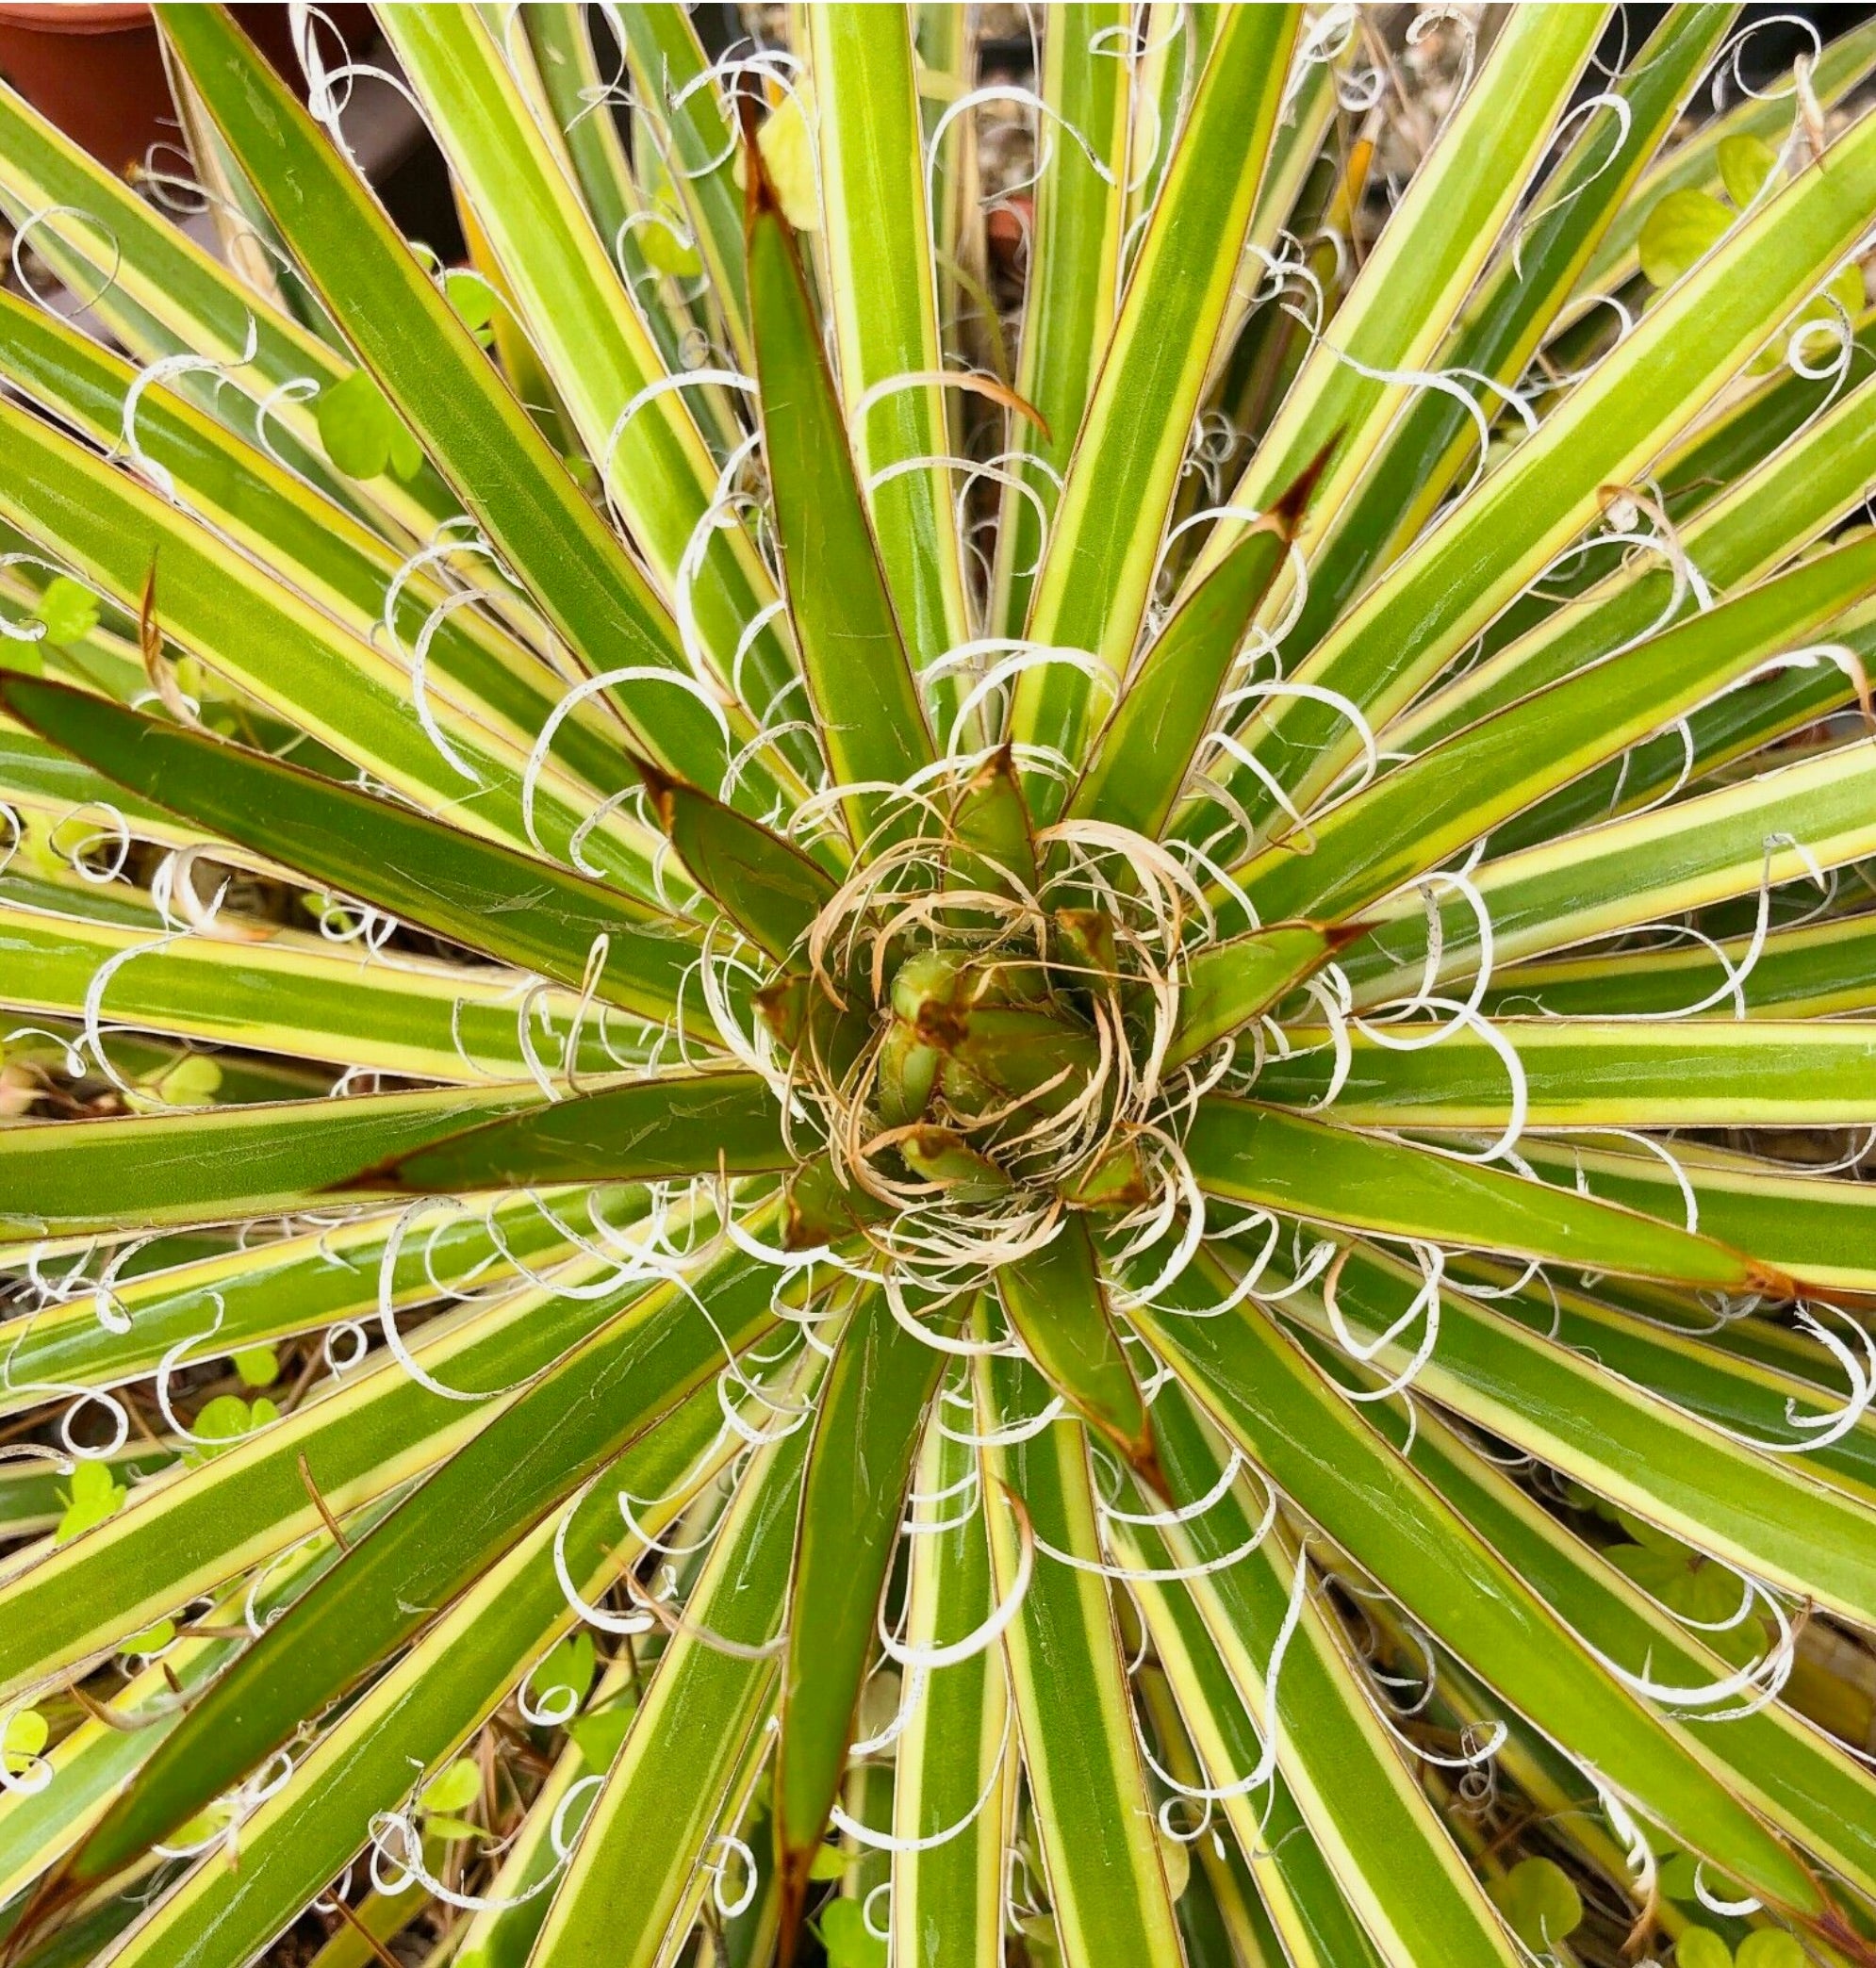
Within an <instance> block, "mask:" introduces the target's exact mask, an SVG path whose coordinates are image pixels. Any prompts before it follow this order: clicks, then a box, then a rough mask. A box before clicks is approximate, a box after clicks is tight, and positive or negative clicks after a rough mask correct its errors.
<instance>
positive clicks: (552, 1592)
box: [119, 1393, 721, 1968]
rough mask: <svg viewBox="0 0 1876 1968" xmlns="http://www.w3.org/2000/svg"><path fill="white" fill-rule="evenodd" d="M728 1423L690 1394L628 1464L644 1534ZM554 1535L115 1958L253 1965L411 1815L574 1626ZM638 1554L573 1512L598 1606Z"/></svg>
mask: <svg viewBox="0 0 1876 1968" xmlns="http://www.w3.org/2000/svg"><path fill="white" fill-rule="evenodd" d="M717 1419H718V1411H717V1408H716V1402H715V1401H714V1400H713V1399H711V1397H710V1396H709V1395H708V1394H707V1393H706V1394H694V1395H692V1396H690V1397H689V1399H687V1400H686V1401H685V1402H683V1404H682V1405H681V1406H680V1407H679V1408H678V1409H677V1410H676V1411H675V1412H674V1413H673V1414H671V1415H670V1416H669V1417H668V1418H667V1419H666V1420H665V1421H664V1422H662V1423H661V1424H660V1425H658V1426H657V1427H656V1428H654V1429H652V1430H651V1431H650V1433H649V1434H648V1435H645V1436H644V1437H643V1438H642V1439H641V1440H640V1441H639V1442H637V1443H635V1444H634V1446H633V1448H632V1449H630V1450H629V1451H627V1452H626V1453H625V1455H623V1456H622V1457H621V1458H620V1460H619V1462H618V1464H617V1468H616V1469H615V1471H614V1473H613V1479H612V1480H613V1481H614V1483H615V1484H617V1486H618V1487H620V1488H624V1489H627V1490H629V1491H631V1492H632V1494H634V1496H638V1497H644V1498H649V1499H655V1500H656V1501H652V1502H650V1503H648V1504H647V1505H645V1506H644V1508H643V1512H642V1515H641V1516H640V1518H639V1526H640V1532H641V1533H645V1534H649V1535H650V1536H654V1537H655V1536H656V1535H657V1534H658V1533H659V1532H660V1531H662V1530H663V1529H665V1528H666V1525H667V1524H668V1523H669V1521H670V1520H671V1518H672V1517H675V1515H676V1514H677V1508H678V1504H679V1503H680V1502H681V1501H683V1499H684V1498H685V1497H686V1496H688V1495H689V1494H690V1492H691V1490H692V1489H693V1488H694V1487H695V1485H696V1484H697V1482H698V1480H699V1475H701V1474H707V1473H708V1472H709V1471H710V1468H711V1467H712V1463H713V1461H720V1458H721V1451H720V1449H717V1448H716V1444H715V1443H714V1442H713V1439H712V1438H713V1435H715V1433H716V1422H717ZM713 1450H716V1453H715V1455H713V1452H712V1451H713ZM556 1529H557V1527H556V1526H555V1525H553V1524H543V1525H542V1526H540V1528H539V1529H537V1530H535V1531H534V1532H531V1533H529V1535H528V1536H527V1537H526V1538H525V1539H523V1540H522V1541H521V1542H520V1543H519V1544H518V1545H517V1546H516V1547H515V1549H514V1550H512V1551H511V1552H509V1553H508V1555H507V1556H506V1557H504V1558H502V1559H500V1560H498V1561H496V1562H495V1563H493V1564H491V1565H490V1566H488V1568H487V1570H486V1571H485V1573H484V1574H483V1575H482V1576H481V1578H480V1579H478V1580H477V1582H476V1583H475V1584H474V1586H473V1587H472V1588H471V1589H470V1590H469V1591H468V1592H466V1593H465V1594H464V1595H463V1597H462V1598H461V1599H458V1600H457V1601H456V1602H455V1604H454V1605H453V1606H452V1607H451V1608H450V1609H449V1611H448V1612H447V1613H446V1614H445V1615H444V1616H443V1617H441V1618H440V1619H438V1620H437V1621H436V1623H435V1625H434V1626H432V1627H431V1628H430V1630H429V1631H428V1632H426V1633H424V1635H423V1636H422V1638H421V1639H420V1641H419V1642H418V1643H417V1645H416V1646H415V1647H413V1648H411V1649H410V1651H409V1652H408V1653H406V1654H405V1655H404V1656H403V1659H402V1660H401V1661H399V1662H398V1663H397V1665H395V1666H394V1667H392V1668H391V1669H390V1670H389V1671H388V1672H387V1674H386V1675H385V1676H384V1677H383V1678H382V1679H381V1680H380V1681H377V1682H376V1683H375V1684H374V1685H373V1686H372V1687H371V1689H370V1691H369V1692H368V1693H367V1694H366V1695H364V1696H363V1697H361V1698H360V1699H359V1701H358V1702H357V1703H356V1704H355V1705H354V1707H352V1708H351V1709H349V1710H348V1711H347V1712H346V1714H345V1715H344V1716H343V1717H342V1719H341V1720H340V1721H339V1722H338V1723H337V1725H336V1726H335V1727H334V1728H333V1729H332V1730H331V1731H330V1732H329V1733H328V1734H326V1735H325V1736H324V1737H323V1738H322V1739H321V1742H320V1743H319V1744H318V1746H317V1747H315V1748H313V1749H312V1750H311V1751H309V1752H308V1753H307V1754H306V1755H305V1756H304V1758H302V1759H301V1760H300V1761H299V1762H298V1763H296V1765H295V1767H294V1770H293V1775H292V1778H291V1779H290V1780H289V1781H288V1783H287V1784H286V1785H285V1786H283V1787H282V1788H281V1789H280V1790H279V1791H276V1792H274V1793H273V1794H272V1796H270V1797H269V1798H268V1799H267V1801H266V1802H265V1803H264V1804H263V1805H261V1806H260V1807H259V1808H258V1809H257V1810H256V1811H255V1812H253V1814H252V1815H250V1816H248V1817H247V1818H245V1819H244V1820H243V1821H242V1824H241V1827H240V1832H239V1848H238V1850H239V1856H238V1858H237V1861H236V1862H235V1863H233V1864H229V1863H226V1862H225V1861H220V1860H217V1859H211V1860H210V1861H209V1862H207V1863H206V1864H204V1865H201V1866H199V1867H197V1868H196V1869H195V1871H194V1872H193V1873H191V1874H190V1876H189V1878H188V1879H187V1880H185V1882H184V1883H183V1885H182V1887H181V1889H180V1890H179V1891H177V1892H176V1893H174V1894H170V1895H169V1896H168V1897H166V1898H165V1899H163V1900H162V1901H161V1902H160V1903H159V1905H158V1907H157V1909H156V1912H155V1915H154V1917H153V1918H151V1919H148V1920H146V1921H144V1922H142V1923H141V1924H140V1926H139V1927H137V1929H136V1931H135V1933H134V1935H133V1936H132V1937H131V1939H130V1941H129V1942H128V1943H127V1944H126V1946H125V1947H124V1949H123V1952H122V1953H121V1954H120V1956H119V1960H120V1961H121V1962H122V1963H123V1968H158V1964H161V1968H210V1964H212V1963H215V1962H220V1961H227V1960H241V1959H244V1958H247V1959H251V1958H252V1957H253V1956H254V1955H255V1953H256V1952H257V1951H259V1950H262V1949H264V1948H265V1947H266V1946H267V1945H268V1943H270V1942H271V1941H272V1939H273V1937H274V1936H275V1935H277V1934H279V1933H280V1932H282V1931H283V1929H284V1928H285V1927H287V1926H288V1924H289V1923H290V1922H291V1921H292V1919H293V1917H294V1916H295V1915H296V1914H297V1913H298V1912H299V1911H300V1910H301V1909H302V1908H303V1907H304V1905H305V1904H306V1902H307V1901H308V1900H309V1899H311V1898H313V1897H314V1896H315V1895H316V1894H319V1892H320V1891H321V1887H322V1886H323V1885H324V1884H325V1883H326V1882H327V1881H329V1880H330V1879H331V1878H334V1877H335V1875H336V1873H337V1872H338V1871H342V1870H343V1868H344V1867H345V1866H346V1865H348V1864H350V1863H351V1861H352V1860H353V1858H354V1856H355V1855H356V1853H357V1852H358V1850H359V1849H360V1847H361V1845H364V1843H365V1839H366V1834H367V1832H368V1830H369V1828H370V1826H371V1825H372V1824H373V1823H374V1822H376V1821H378V1820H379V1819H380V1818H381V1816H382V1815H383V1814H384V1813H387V1812H397V1811H405V1812H414V1804H413V1793H417V1794H418V1795H420V1792H421V1783H420V1778H421V1775H422V1774H423V1773H425V1772H429V1773H435V1772H436V1771H437V1770H439V1769H440V1768H441V1767H443V1765H444V1764H445V1763H446V1762H447V1761H448V1759H449V1757H450V1755H451V1753H452V1752H453V1750H455V1749H456V1748H457V1747H459V1746H460V1745H462V1744H463V1743H464V1742H465V1740H466V1739H467V1738H469V1735H470V1734H471V1732H472V1731H473V1730H474V1729H475V1728H476V1727H477V1726H478V1725H479V1724H481V1723H482V1722H483V1721H484V1720H485V1718H486V1717H487V1715H488V1714H489V1713H490V1712H491V1711H492V1710H493V1709H494V1708H495V1707H496V1705H497V1704H498V1703H499V1702H500V1701H501V1700H502V1697H504V1696H505V1695H506V1693H507V1692H508V1690H509V1689H510V1688H511V1687H513V1686H514V1685H515V1683H516V1682H517V1681H519V1680H520V1679H521V1677H522V1675H523V1674H524V1672H525V1671H526V1670H527V1669H528V1668H529V1667H530V1666H531V1665H533V1664H534V1663H535V1661H537V1660H538V1659H539V1658H540V1657H541V1655H542V1654H543V1653H545V1652H546V1651H547V1649H548V1648H549V1647H550V1646H551V1644H552V1642H553V1641H554V1639H555V1638H556V1637H557V1636H558V1634H559V1632H562V1631H564V1630H565V1629H566V1628H567V1627H568V1626H569V1625H570V1624H571V1623H572V1620H573V1616H574V1615H573V1609H572V1607H571V1606H570V1605H569V1604H568V1599H567V1594H566V1592H565V1590H564V1589H563V1588H562V1585H561V1583H560V1577H559V1574H558V1572H557V1570H556V1567H555V1563H554V1537H555V1532H556ZM642 1549H643V1541H642V1536H641V1534H639V1533H633V1534H632V1535H630V1536H626V1537H622V1536H621V1534H620V1530H619V1525H618V1517H617V1504H616V1502H615V1501H614V1498H613V1496H612V1494H611V1493H610V1492H605V1493H601V1494H599V1495H595V1496H593V1497H591V1498H589V1499H587V1500H586V1501H584V1503H583V1504H581V1506H580V1507H579V1508H578V1509H577V1510H575V1511H574V1512H573V1513H572V1515H571V1517H570V1518H569V1520H568V1532H567V1535H566V1537H565V1539H564V1540H563V1544H562V1550H561V1562H562V1564H563V1565H564V1566H565V1567H566V1571H567V1575H568V1577H569V1578H572V1579H574V1580H576V1581H577V1582H578V1585H579V1589H580V1590H581V1591H582V1592H583V1593H592V1594H594V1595H597V1594H598V1593H599V1592H601V1591H602V1590H603V1589H604V1588H605V1586H606V1585H607V1584H609V1583H611V1582H612V1581H613V1580H614V1579H615V1578H617V1574H618V1571H619V1569H620V1568H621V1566H623V1565H625V1564H627V1563H629V1562H631V1560H632V1559H633V1558H634V1556H636V1555H637V1553H638V1552H639V1551H640V1550H642ZM207 1698H212V1697H207ZM395 1839H396V1834H395V1833H392V1834H391V1840H390V1848H391V1849H392V1850H396V1849H397V1846H396V1844H395ZM230 1856H234V1855H233V1854H231V1855H230ZM433 1862H434V1861H433ZM361 1918H362V1912H361ZM365 1959H366V1960H367V1961H369V1960H371V1959H373V1958H372V1957H371V1956H370V1955H367V1956H366V1958H365ZM361 1968H362V1964H361Z"/></svg>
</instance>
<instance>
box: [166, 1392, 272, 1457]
mask: <svg viewBox="0 0 1876 1968" xmlns="http://www.w3.org/2000/svg"><path fill="white" fill-rule="evenodd" d="M278 1419H280V1411H279V1409H278V1408H276V1407H275V1406H274V1404H273V1403H272V1402H271V1401H268V1400H265V1399H262V1400H258V1401H255V1402H252V1403H249V1402H245V1401H243V1400H242V1399H241V1397H240V1396H239V1394H218V1395H216V1397H215V1398H214V1400H213V1401H210V1402H205V1403H204V1405H203V1406H202V1408H201V1409H200V1411H199V1412H198V1413H197V1415H196V1417H195V1419H194V1420H193V1421H191V1422H190V1423H189V1430H190V1433H191V1434H194V1435H200V1436H201V1437H202V1440H203V1442H204V1443H205V1444H206V1446H205V1447H204V1448H202V1449H200V1450H199V1451H197V1452H198V1453H200V1454H202V1455H205V1456H207V1455H219V1454H221V1453H222V1451H223V1450H224V1449H227V1448H230V1447H232V1446H233V1444H235V1443H236V1442H239V1440H240V1438H241V1437H242V1436H243V1435H249V1434H252V1433H253V1431H254V1430H255V1429H256V1428H264V1427H265V1426H266V1425H267V1424H268V1422H270V1421H277V1420H278Z"/></svg>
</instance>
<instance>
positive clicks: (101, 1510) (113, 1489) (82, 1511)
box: [52, 1462, 124, 1544]
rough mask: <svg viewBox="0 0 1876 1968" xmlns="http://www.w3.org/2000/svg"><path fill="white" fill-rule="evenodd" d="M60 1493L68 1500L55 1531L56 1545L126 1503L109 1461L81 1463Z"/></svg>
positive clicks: (102, 1519)
mask: <svg viewBox="0 0 1876 1968" xmlns="http://www.w3.org/2000/svg"><path fill="white" fill-rule="evenodd" d="M59 1494H60V1495H61V1496H62V1497H63V1498H64V1500H65V1514H64V1516H63V1517H60V1518H59V1519H58V1529H57V1530H56V1531H55V1532H54V1533H53V1534H52V1541H53V1543H54V1544H64V1543H66V1542H67V1540H68V1539H71V1538H74V1537H76V1536H77V1535H78V1533H80V1532H81V1531H89V1530H90V1529H91V1526H92V1525H93V1524H102V1523H103V1522H104V1520H105V1519H106V1518H107V1517H113V1516H115V1515H116V1513H117V1511H118V1509H119V1508H120V1507H121V1506H122V1504H123V1499H124V1488H123V1484H121V1483H120V1482H118V1480H117V1478H116V1477H115V1476H113V1475H112V1474H111V1472H110V1469H109V1468H108V1467H107V1465H106V1464H104V1463H101V1462H81V1463H80V1464H79V1465H78V1467H77V1468H75V1469H74V1470H73V1471H72V1482H71V1484H70V1486H69V1487H68V1488H66V1489H64V1490H62V1491H61V1492H60V1493H59Z"/></svg>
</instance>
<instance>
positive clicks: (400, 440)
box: [315, 369, 423, 479]
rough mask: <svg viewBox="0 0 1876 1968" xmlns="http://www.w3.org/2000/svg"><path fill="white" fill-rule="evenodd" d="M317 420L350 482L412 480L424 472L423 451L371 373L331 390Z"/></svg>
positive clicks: (357, 372)
mask: <svg viewBox="0 0 1876 1968" xmlns="http://www.w3.org/2000/svg"><path fill="white" fill-rule="evenodd" d="M315 414H316V415H317V417H318V418H319V425H320V441H321V443H322V444H323V445H324V446H325V449H326V455H327V457H329V458H330V459H331V460H332V462H333V464H334V465H335V466H336V467H337V468H338V469H339V470H340V471H342V472H344V473H345V475H346V477H348V478H356V479H370V478H376V477H377V476H378V475H379V473H380V472H384V471H392V472H395V473H396V475H397V476H398V477H399V478H401V479H412V478H415V477H416V476H417V474H418V473H419V472H420V470H421V469H422V468H423V452H422V451H421V450H420V448H419V446H418V444H417V441H416V440H415V439H414V438H413V437H412V436H411V435H410V433H409V432H408V431H407V430H406V429H405V428H404V426H403V422H402V421H401V420H400V418H399V417H398V414H397V412H396V411H395V410H393V409H392V408H391V406H390V404H389V402H387V400H386V397H385V393H384V391H383V390H382V389H380V388H379V387H378V385H376V384H375V383H374V382H373V381H372V380H371V377H370V371H369V370H366V369H354V370H353V371H352V373H351V374H350V375H349V376H347V377H346V378H345V379H344V380H343V381H342V382H339V383H329V384H327V385H326V386H325V388H323V389H322V390H321V391H320V394H319V400H318V407H317V410H316V413H315Z"/></svg>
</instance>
